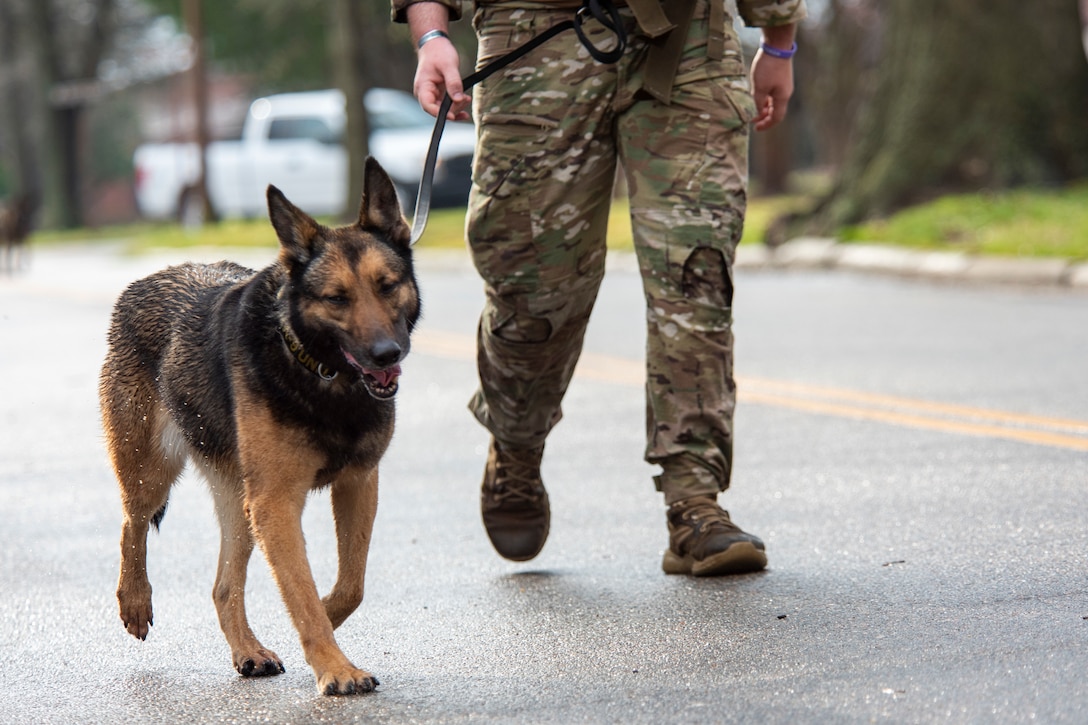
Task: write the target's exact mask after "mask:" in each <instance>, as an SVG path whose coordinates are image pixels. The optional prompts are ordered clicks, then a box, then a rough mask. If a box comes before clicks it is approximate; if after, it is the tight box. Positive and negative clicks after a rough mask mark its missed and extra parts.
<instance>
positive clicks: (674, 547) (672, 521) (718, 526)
mask: <svg viewBox="0 0 1088 725" xmlns="http://www.w3.org/2000/svg"><path fill="white" fill-rule="evenodd" d="M666 517H667V518H668V522H669V548H668V551H666V552H665V559H664V561H662V563H661V568H662V569H664V570H665V573H666V574H692V575H693V576H718V575H722V574H744V573H747V572H753V571H759V570H761V569H763V568H764V567H766V566H767V553H766V551H765V548H764V546H763V542H762V541H760V539H759V538H758V537H756V536H752V535H751V534H746V533H745V532H744V531H742V530H741V529H740V527H739V526H737V525H736V524H734V523H733V522H732V521H731V520H730V518H729V512H728V511H723V510H722V508H721V507H720V506H718V502H717V500H716V499H715V498H714V497H713V496H695V497H693V498H688V499H684V500H683V501H677V502H676V503H674V504H673V505H672V506H669V510H668V511H667V512H666Z"/></svg>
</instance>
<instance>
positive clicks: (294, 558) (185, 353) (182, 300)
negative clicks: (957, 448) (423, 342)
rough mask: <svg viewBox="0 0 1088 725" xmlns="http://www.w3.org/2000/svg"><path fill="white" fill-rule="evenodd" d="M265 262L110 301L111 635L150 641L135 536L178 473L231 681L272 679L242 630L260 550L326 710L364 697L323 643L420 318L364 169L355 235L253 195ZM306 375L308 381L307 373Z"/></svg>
mask: <svg viewBox="0 0 1088 725" xmlns="http://www.w3.org/2000/svg"><path fill="white" fill-rule="evenodd" d="M268 206H269V214H270V216H271V219H272V226H273V227H274V228H275V230H276V233H277V235H278V236H279V240H280V253H279V258H278V260H277V261H276V262H275V263H274V264H272V265H270V266H269V267H267V268H265V269H263V270H261V271H259V272H254V271H252V270H249V269H245V268H243V267H240V266H238V265H235V264H233V263H230V262H219V263H217V264H212V265H198V264H186V265H181V266H177V267H171V268H169V269H166V270H164V271H162V272H159V273H157V274H154V275H152V276H150V277H147V278H146V279H143V280H140V281H138V282H135V283H134V284H132V285H131V286H130V287H129V288H128V289H127V290H126V291H125V292H124V293H123V294H122V295H121V298H120V300H119V301H118V302H117V305H116V308H115V310H114V315H113V322H112V325H111V327H110V332H109V351H108V354H107V356H106V361H105V364H104V366H103V368H102V377H101V383H100V398H101V405H102V415H103V423H104V427H105V432H106V440H107V444H108V449H109V453H110V457H111V460H112V462H113V465H114V468H115V471H116V473H117V478H118V480H119V482H120V485H121V501H122V506H123V508H124V521H123V524H122V528H121V575H120V582H119V584H118V587H117V599H118V602H119V604H120V612H121V619H122V621H123V622H124V625H125V628H126V629H127V630H128V632H129V634H131V635H133V636H134V637H138V638H140V639H145V638H146V637H147V634H148V630H149V628H150V627H151V624H152V614H151V585H150V583H149V582H148V579H147V568H146V562H145V556H146V551H147V532H148V528H149V527H150V526H151V525H155V526H156V527H158V524H159V522H160V521H161V520H162V517H163V515H164V513H165V511H166V503H167V498H168V497H169V494H170V487H171V486H172V485H173V483H174V482H175V480H176V479H177V478H178V476H179V474H180V473H181V471H182V468H183V467H184V465H185V463H186V460H189V461H192V463H193V464H194V466H195V467H196V469H197V470H199V471H200V472H201V473H202V474H203V476H204V477H205V478H206V479H207V481H208V483H209V486H210V488H211V491H212V495H213V497H214V500H215V509H216V514H217V517H218V519H219V525H220V528H221V532H222V539H221V544H220V546H221V548H220V553H219V568H218V572H217V574H216V579H215V587H214V591H213V599H214V601H215V606H216V609H217V610H218V613H219V623H220V625H221V627H222V629H223V634H224V635H226V639H227V642H228V643H229V644H230V648H231V656H232V658H233V661H234V667H235V668H236V669H237V670H238V672H240V673H241V674H243V675H246V676H257V675H274V674H278V673H280V672H283V671H284V668H283V664H282V662H281V661H280V658H279V657H277V656H276V654H275V653H274V652H272V651H271V650H269V649H267V648H266V647H264V646H263V645H262V644H261V643H260V642H258V641H257V638H256V637H255V636H254V634H253V632H252V631H251V630H250V627H249V624H248V622H247V620H246V613H245V601H244V597H245V583H246V567H247V563H248V561H249V557H250V554H251V553H252V551H253V547H254V544H257V545H259V546H260V547H261V549H262V550H263V551H264V554H265V556H266V557H267V558H268V562H269V565H270V567H271V569H272V573H273V575H274V577H275V580H276V583H277V584H278V586H279V589H280V592H281V594H282V596H283V600H284V603H285V604H286V605H287V611H288V613H289V614H290V616H291V619H292V621H293V622H294V625H295V627H296V629H297V630H298V633H299V637H300V639H301V641H302V647H303V651H304V653H305V656H306V661H307V662H309V664H310V665H311V666H312V667H313V669H314V674H315V676H316V678H317V686H318V689H319V690H320V691H321V692H323V693H325V694H348V693H355V692H367V691H370V690H373V689H374V687H375V686H376V685H377V684H378V683H377V680H376V679H375V678H374V676H373V675H371V674H370V673H369V672H366V671H364V670H361V669H359V668H357V667H355V666H354V665H353V664H352V663H351V662H350V661H349V660H348V658H347V657H346V656H344V654H343V653H342V652H341V650H340V648H339V646H337V644H336V640H335V639H334V638H333V630H334V629H335V628H337V627H338V626H340V624H342V623H343V622H344V620H345V619H347V617H348V615H350V614H351V613H352V612H353V611H354V610H355V609H356V607H358V605H359V603H360V602H361V601H362V598H363V579H364V575H365V571H366V559H367V550H368V547H369V544H370V533H371V528H372V526H373V523H374V515H375V511H376V508H377V497H378V462H379V460H380V458H381V457H382V454H383V453H384V451H385V449H386V446H387V445H388V444H389V440H390V438H391V436H392V434H393V412H394V411H393V408H394V406H393V395H394V393H395V392H396V387H397V374H399V372H400V368H399V363H400V361H401V360H402V358H403V357H404V356H405V354H407V352H408V347H409V334H410V333H411V331H412V328H413V327H414V325H415V323H416V321H417V319H418V317H419V311H420V307H419V293H418V288H417V285H416V280H415V275H414V272H413V266H412V256H411V249H410V246H409V229H408V225H407V224H406V223H405V221H404V218H403V216H402V215H401V210H400V206H399V205H398V203H397V198H396V193H395V191H394V189H393V184H392V183H391V182H390V180H389V177H388V176H386V174H385V172H384V171H383V170H382V169H381V167H380V166H379V165H378V164H377V163H376V162H375V161H373V160H368V161H367V166H366V183H365V188H364V192H363V199H362V203H361V205H360V211H359V220H358V222H357V223H356V224H354V225H352V226H347V227H341V228H335V229H332V228H327V227H324V226H322V225H320V224H318V223H317V222H315V221H314V220H313V219H312V218H310V217H309V216H307V215H306V214H305V213H304V212H302V211H301V210H299V209H297V208H296V207H295V206H294V205H292V204H291V203H290V202H289V201H288V200H287V199H286V198H285V197H284V195H283V194H282V193H281V192H280V191H279V190H278V189H276V188H275V187H269V189H268ZM319 364H320V367H319ZM323 487H328V488H329V489H330V490H331V499H332V510H333V517H334V520H335V525H336V536H337V549H338V556H339V567H338V573H337V579H336V583H335V584H334V585H333V588H332V591H331V592H330V593H329V594H328V595H327V596H325V597H324V598H319V596H318V592H317V588H316V586H315V584H314V579H313V576H312V574H311V571H310V565H309V562H308V560H307V558H306V550H305V544H304V541H303V535H302V526H301V516H302V509H303V506H304V504H305V502H306V497H307V495H308V494H309V493H310V491H312V490H314V489H319V488H323Z"/></svg>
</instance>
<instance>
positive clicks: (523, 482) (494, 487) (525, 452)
mask: <svg viewBox="0 0 1088 725" xmlns="http://www.w3.org/2000/svg"><path fill="white" fill-rule="evenodd" d="M543 456H544V447H543V446H541V447H540V448H529V449H517V448H507V447H505V446H503V445H502V444H500V443H499V442H498V441H496V440H495V439H494V438H492V439H491V450H490V451H489V452H488V455H487V466H486V467H485V468H484V481H483V485H482V486H481V490H480V511H481V513H482V514H483V519H484V528H485V529H487V536H488V538H490V539H491V544H492V545H493V546H494V547H495V550H496V551H498V552H499V554H501V555H502V556H504V557H505V558H507V559H510V560H512V561H528V560H529V559H532V558H533V557H534V556H536V555H537V554H539V553H540V550H541V549H542V548H544V542H545V541H546V540H547V538H548V527H549V525H550V521H551V512H550V509H549V507H548V492H547V491H545V490H544V483H543V481H541V480H540V460H541V458H542V457H543Z"/></svg>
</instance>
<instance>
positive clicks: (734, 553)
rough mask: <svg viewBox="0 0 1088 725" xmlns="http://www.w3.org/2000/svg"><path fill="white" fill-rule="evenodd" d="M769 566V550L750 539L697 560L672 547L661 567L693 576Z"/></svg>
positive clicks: (713, 574) (674, 572)
mask: <svg viewBox="0 0 1088 725" xmlns="http://www.w3.org/2000/svg"><path fill="white" fill-rule="evenodd" d="M766 567H767V552H765V551H763V550H762V549H757V548H756V546H755V544H753V543H751V542H749V541H738V542H737V543H735V544H733V545H732V546H730V547H729V548H728V549H726V550H725V551H719V552H718V553H717V554H713V555H711V556H708V557H707V558H705V559H702V560H698V561H697V560H696V559H695V557H693V556H691V555H690V554H689V555H687V556H678V555H677V554H675V553H673V551H672V549H668V550H666V551H665V558H664V560H663V561H662V562H661V568H662V569H663V570H664V572H665V573H666V574H691V575H692V576H722V575H728V574H748V573H751V572H754V571H762V570H763V569H765V568H766Z"/></svg>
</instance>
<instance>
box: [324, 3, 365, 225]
mask: <svg viewBox="0 0 1088 725" xmlns="http://www.w3.org/2000/svg"><path fill="white" fill-rule="evenodd" d="M363 5H364V3H360V2H357V0H333V3H332V9H331V11H332V22H331V24H330V26H329V34H330V35H331V36H332V37H331V38H330V42H329V46H330V47H331V48H332V49H333V72H334V74H335V76H336V83H337V85H338V86H339V87H340V89H341V90H343V92H344V100H345V102H346V103H347V122H346V126H345V128H344V147H345V148H346V149H347V152H348V198H347V200H346V204H345V206H344V209H345V210H346V211H345V214H346V215H347V216H348V217H349V218H354V216H355V212H356V211H357V210H358V207H359V200H360V198H361V197H362V194H363V171H364V168H365V163H364V162H365V161H366V157H367V154H369V153H370V146H369V143H368V139H369V138H370V124H369V123H368V121H367V115H366V108H365V106H364V105H363V98H364V97H365V96H366V91H367V89H368V88H370V85H371V83H370V79H369V78H368V77H367V74H366V68H367V65H366V57H365V56H366V50H365V48H366V46H367V45H368V39H367V30H368V25H369V23H368V22H367V17H366V15H367V11H366V8H364V7H363Z"/></svg>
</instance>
